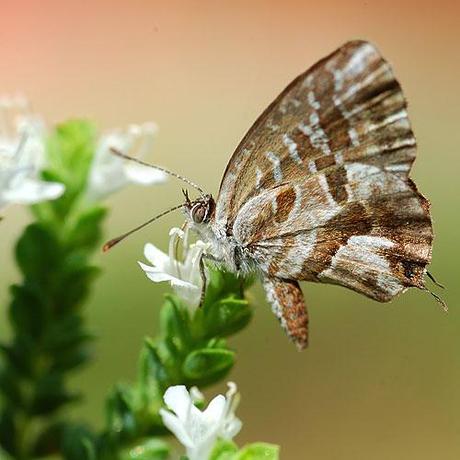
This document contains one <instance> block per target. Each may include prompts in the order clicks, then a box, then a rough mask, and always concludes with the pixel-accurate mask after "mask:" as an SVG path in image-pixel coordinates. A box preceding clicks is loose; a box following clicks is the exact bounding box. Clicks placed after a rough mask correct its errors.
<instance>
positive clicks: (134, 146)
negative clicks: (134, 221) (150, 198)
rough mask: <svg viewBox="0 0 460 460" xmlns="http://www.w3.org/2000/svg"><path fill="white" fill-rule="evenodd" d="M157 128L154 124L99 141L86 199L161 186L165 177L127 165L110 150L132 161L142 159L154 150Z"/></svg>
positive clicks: (118, 131)
mask: <svg viewBox="0 0 460 460" xmlns="http://www.w3.org/2000/svg"><path fill="white" fill-rule="evenodd" d="M156 132H157V126H156V125H155V123H153V122H147V123H144V124H141V125H135V124H132V125H129V126H128V127H127V128H125V129H114V130H111V131H109V132H107V133H106V134H103V135H102V136H101V137H100V139H99V140H98V144H97V147H96V152H95V155H94V160H93V164H92V166H91V171H90V175H89V183H88V190H87V193H88V197H89V198H90V199H91V200H93V201H98V200H102V199H104V198H106V197H107V196H108V195H111V194H112V193H114V192H116V191H118V190H120V189H121V188H123V187H124V186H125V185H127V184H130V183H132V184H138V185H153V184H157V183H161V182H164V181H165V180H166V174H165V173H163V172H161V171H158V170H156V169H154V168H149V167H147V166H144V165H141V164H137V163H135V162H129V161H126V160H124V159H122V158H120V157H118V156H116V155H114V154H113V153H112V152H111V150H112V149H116V150H119V151H120V152H122V153H124V154H125V155H128V156H130V157H132V158H137V159H141V158H144V157H145V156H146V155H147V154H148V153H149V152H150V151H151V150H152V148H153V141H154V138H155V134H156Z"/></svg>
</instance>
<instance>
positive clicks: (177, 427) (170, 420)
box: [160, 409, 193, 448]
mask: <svg viewBox="0 0 460 460" xmlns="http://www.w3.org/2000/svg"><path fill="white" fill-rule="evenodd" d="M160 416H161V419H162V420H163V424H164V426H165V427H166V428H168V430H169V431H171V432H172V433H174V436H176V438H177V439H178V440H179V442H180V443H181V444H182V445H184V446H185V447H188V448H191V447H193V442H192V440H191V438H190V436H189V434H188V433H187V430H186V429H185V425H184V422H183V421H182V420H180V419H179V418H178V417H176V416H175V415H174V414H172V413H171V412H169V411H167V410H166V409H160Z"/></svg>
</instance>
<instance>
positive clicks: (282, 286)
mask: <svg viewBox="0 0 460 460" xmlns="http://www.w3.org/2000/svg"><path fill="white" fill-rule="evenodd" d="M263 285H264V289H265V293H266V295H267V300H268V301H269V302H270V304H271V306H272V310H273V313H275V315H276V316H277V318H278V319H279V321H280V323H281V326H282V327H283V329H284V330H285V331H286V333H287V335H288V336H289V338H290V339H291V340H292V341H293V342H294V343H295V344H296V345H297V348H298V349H299V350H303V349H304V348H306V347H307V345H308V313H307V307H306V305H305V301H304V297H303V294H302V291H301V290H300V287H299V283H298V282H297V281H291V280H282V279H279V278H274V277H268V276H266V277H264V279H263Z"/></svg>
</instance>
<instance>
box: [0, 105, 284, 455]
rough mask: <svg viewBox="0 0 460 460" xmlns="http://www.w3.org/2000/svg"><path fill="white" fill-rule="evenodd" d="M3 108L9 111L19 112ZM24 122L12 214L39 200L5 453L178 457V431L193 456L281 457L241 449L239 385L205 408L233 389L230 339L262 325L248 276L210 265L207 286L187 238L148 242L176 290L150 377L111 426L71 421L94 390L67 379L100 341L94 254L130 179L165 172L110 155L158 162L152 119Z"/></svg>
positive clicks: (23, 249) (18, 315) (146, 359)
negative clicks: (76, 387) (172, 439)
mask: <svg viewBox="0 0 460 460" xmlns="http://www.w3.org/2000/svg"><path fill="white" fill-rule="evenodd" d="M2 101H3V102H2V103H1V104H3V105H1V104H0V110H7V111H8V114H10V113H13V111H11V110H10V109H11V103H8V104H10V105H8V104H5V103H4V101H5V100H2ZM19 102H21V101H19ZM19 102H17V101H16V102H15V104H16V105H17V106H18V107H19V108H20V109H21V110H22V111H23V112H24V110H25V109H24V107H27V105H26V104H25V103H24V104H23V103H22V102H21V103H19ZM23 109H24V110H23ZM21 110H19V111H21ZM21 117H22V118H21ZM21 117H20V118H14V120H15V121H14V123H13V125H12V126H13V128H14V129H11V128H10V125H8V126H9V127H8V128H6V127H4V126H3V127H0V205H6V204H9V203H22V204H30V205H31V208H30V209H31V211H32V216H33V219H34V220H33V222H32V223H31V224H29V225H28V226H27V227H26V229H25V230H24V232H23V234H22V235H21V237H20V238H19V240H18V242H17V246H16V250H15V258H16V262H17V265H18V268H19V270H20V273H21V276H22V279H21V280H20V281H19V282H18V283H17V284H15V285H14V286H12V288H11V301H10V304H9V307H8V315H9V320H10V323H11V330H12V334H11V339H10V340H8V341H7V340H5V339H3V340H2V343H1V344H0V357H1V368H0V395H1V401H2V402H1V406H0V455H1V456H2V458H4V457H5V458H10V459H21V460H30V459H38V458H43V457H46V456H50V455H51V456H60V457H62V458H64V459H67V460H95V459H98V460H99V459H101V460H106V459H107V460H109V459H110V460H112V459H119V460H128V459H138V460H166V459H168V458H174V456H173V454H172V450H171V447H170V444H169V443H168V442H166V440H165V439H164V437H165V436H167V435H168V434H174V435H175V436H176V437H177V439H178V440H179V441H180V442H181V443H182V444H183V446H184V448H185V451H186V454H187V457H186V458H188V459H189V460H198V459H200V460H208V459H209V460H243V459H244V460H262V459H263V460H275V459H277V458H278V449H277V447H276V446H273V445H269V444H263V443H256V444H250V445H248V446H246V447H243V448H242V449H239V448H238V447H237V446H236V444H235V443H234V442H233V441H232V439H233V437H234V436H235V435H236V434H237V433H238V432H239V430H240V429H241V427H242V423H241V421H240V420H239V419H238V418H237V417H236V415H235V410H236V406H237V402H238V399H239V396H238V394H237V391H236V385H234V384H229V391H228V392H227V394H226V395H225V396H224V395H219V396H216V397H215V398H214V399H213V400H212V401H211V402H210V403H209V405H208V406H207V408H206V409H204V410H203V404H204V398H203V396H202V395H201V393H200V391H199V390H198V389H197V387H199V388H200V389H203V388H204V387H206V386H207V385H210V384H213V383H217V382H220V381H221V380H222V379H224V378H225V377H226V376H227V375H228V373H229V372H230V371H231V369H232V367H233V366H234V364H235V358H236V353H235V352H234V351H233V350H231V349H230V348H229V347H228V345H227V341H226V339H227V337H229V336H231V335H233V334H235V333H237V332H238V331H240V330H241V329H243V328H244V327H246V326H247V324H248V323H249V321H250V318H251V315H252V310H251V307H250V305H249V304H248V302H247V300H246V299H245V297H244V289H245V287H247V286H248V284H249V280H241V279H237V278H236V277H235V276H233V275H231V274H229V273H225V272H222V271H218V270H215V269H212V270H211V269H207V273H206V279H207V280H208V281H207V285H206V286H205V285H204V282H205V281H204V277H203V273H202V270H203V269H204V268H203V266H202V265H201V264H200V260H201V255H202V254H203V252H205V251H206V249H207V247H206V245H205V244H204V243H202V242H200V241H196V242H195V243H192V244H191V243H190V241H189V237H188V233H187V231H182V230H179V229H173V230H171V232H170V238H171V240H170V245H169V251H168V253H163V252H162V251H160V250H159V249H158V248H157V247H155V246H154V245H153V244H147V245H146V246H145V251H144V253H145V257H146V259H147V260H148V262H149V264H145V263H142V262H139V264H140V266H141V268H142V269H143V270H144V272H145V274H146V275H147V277H148V278H149V279H150V280H152V281H154V282H162V281H167V282H169V283H170V284H171V286H172V289H173V293H171V294H168V295H167V296H166V299H165V301H164V304H163V306H162V307H161V309H159V315H160V330H159V331H158V334H157V337H156V338H155V339H153V338H146V339H145V342H144V346H143V347H142V350H141V352H140V361H139V373H138V378H137V379H136V380H135V381H134V382H133V383H131V384H123V385H121V384H116V385H114V387H113V389H112V391H111V392H110V394H109V395H108V397H107V402H106V423H105V426H104V429H103V430H102V431H98V430H96V429H94V428H92V427H89V426H88V425H87V424H85V423H81V422H77V421H73V419H72V418H70V417H69V412H70V408H71V405H70V403H75V402H77V401H78V400H79V399H80V398H81V396H82V395H81V394H79V393H74V392H72V391H70V390H69V387H68V377H69V374H70V373H71V372H75V371H76V370H78V369H80V368H81V366H82V365H84V364H86V363H87V362H88V361H89V360H90V357H91V354H90V353H89V350H90V345H91V342H92V340H94V338H93V335H92V334H91V333H90V332H89V331H88V329H87V325H86V318H85V312H84V310H83V308H82V307H83V305H84V303H85V300H86V299H87V297H88V295H89V293H90V290H91V286H92V284H93V283H94V282H95V280H96V278H97V275H98V273H99V270H98V268H97V267H95V266H94V265H93V264H92V263H91V258H92V254H93V252H94V251H95V250H96V249H99V247H100V240H101V235H102V225H103V222H104V217H105V216H106V213H107V209H106V207H105V206H103V205H102V204H101V201H102V200H103V199H105V198H106V197H107V196H108V195H109V194H110V193H113V192H115V191H118V190H120V189H121V188H122V187H123V186H125V185H127V184H129V183H137V184H140V185H153V184H158V183H160V182H163V181H164V180H165V176H164V174H163V173H158V172H157V171H152V170H149V169H148V168H146V167H141V166H140V165H136V166H135V167H134V166H133V165H132V164H129V163H127V162H126V160H123V159H121V158H119V157H114V156H112V155H111V154H110V149H111V148H117V149H120V150H122V151H124V153H128V154H130V155H133V156H138V157H142V156H143V155H145V154H147V153H149V150H150V148H151V146H152V140H153V136H154V134H155V131H156V128H155V127H154V125H153V124H151V123H146V124H142V125H132V126H130V127H128V128H127V129H124V130H116V131H113V132H109V133H107V134H106V135H104V136H102V137H98V136H97V135H96V132H95V130H94V128H93V126H92V125H91V124H89V123H87V122H83V121H72V122H68V123H65V124H61V125H59V126H57V127H56V128H55V129H53V130H51V131H49V132H47V131H46V130H44V129H43V128H42V126H44V125H43V124H42V123H38V122H37V123H31V122H29V121H30V120H29V121H27V123H26V122H25V121H24V120H26V119H28V116H27V117H25V118H24V116H22V115H21ZM7 118H8V117H7ZM8 119H10V118H8ZM37 119H38V118H37ZM11 120H13V118H11ZM18 120H19V121H18ZM180 244H181V245H182V251H179V246H180ZM133 268H134V262H133ZM204 292H205V293H206V295H205V296H204V297H203V293H204ZM154 308H157V307H155V306H154Z"/></svg>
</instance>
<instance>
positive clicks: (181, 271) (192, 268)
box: [139, 228, 207, 309]
mask: <svg viewBox="0 0 460 460" xmlns="http://www.w3.org/2000/svg"><path fill="white" fill-rule="evenodd" d="M169 236H170V240H169V252H168V254H165V253H164V252H162V251H161V250H160V249H158V248H157V247H156V246H154V245H153V244H151V243H147V244H146V245H145V248H144V255H145V257H146V258H147V260H148V261H149V262H150V263H151V264H152V266H150V265H146V264H143V263H142V262H139V265H140V266H141V268H142V270H144V271H145V274H146V275H147V276H148V278H149V279H151V280H152V281H154V282H156V283H159V282H162V281H169V283H170V284H171V286H172V287H173V289H174V291H175V293H176V294H177V295H178V296H179V297H180V298H181V299H182V300H184V301H185V302H186V303H188V304H189V305H190V307H192V309H195V308H196V307H198V305H199V303H200V299H201V293H202V290H203V279H202V277H201V272H200V261H201V257H202V254H203V252H204V251H205V250H206V248H207V245H206V244H205V243H203V242H202V241H197V242H196V243H194V244H191V245H189V244H188V232H187V231H186V232H183V231H182V230H180V229H179V228H172V229H171V230H170V232H169ZM179 240H182V243H183V251H182V252H183V254H182V256H183V257H182V258H181V259H182V260H179V257H178V254H177V253H178V249H179V248H178V246H179Z"/></svg>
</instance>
